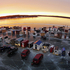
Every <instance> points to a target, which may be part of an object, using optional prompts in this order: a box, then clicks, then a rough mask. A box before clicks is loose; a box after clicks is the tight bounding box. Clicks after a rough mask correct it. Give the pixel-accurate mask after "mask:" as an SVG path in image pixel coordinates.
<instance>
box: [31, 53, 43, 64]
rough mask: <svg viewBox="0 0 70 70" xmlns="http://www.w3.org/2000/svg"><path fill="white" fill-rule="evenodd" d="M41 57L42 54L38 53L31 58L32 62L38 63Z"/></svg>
mask: <svg viewBox="0 0 70 70" xmlns="http://www.w3.org/2000/svg"><path fill="white" fill-rule="evenodd" d="M42 58H43V54H41V53H39V54H37V55H36V56H35V57H34V58H33V62H32V64H39V63H40V62H41V60H42Z"/></svg>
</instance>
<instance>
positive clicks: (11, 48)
mask: <svg viewBox="0 0 70 70" xmlns="http://www.w3.org/2000/svg"><path fill="white" fill-rule="evenodd" d="M11 50H15V51H17V50H18V48H17V47H10V48H9V49H8V50H7V52H9V51H11Z"/></svg>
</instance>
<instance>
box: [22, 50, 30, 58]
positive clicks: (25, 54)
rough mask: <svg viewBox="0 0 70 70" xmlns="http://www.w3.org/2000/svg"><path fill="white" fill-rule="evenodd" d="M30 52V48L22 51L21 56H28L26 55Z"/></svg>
mask: <svg viewBox="0 0 70 70" xmlns="http://www.w3.org/2000/svg"><path fill="white" fill-rule="evenodd" d="M29 53H30V50H29V49H26V50H24V51H22V53H21V57H22V58H23V57H26V56H28V54H29Z"/></svg>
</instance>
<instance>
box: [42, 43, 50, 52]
mask: <svg viewBox="0 0 70 70" xmlns="http://www.w3.org/2000/svg"><path fill="white" fill-rule="evenodd" d="M49 46H50V44H49V43H44V44H43V45H42V51H43V52H47V51H49Z"/></svg>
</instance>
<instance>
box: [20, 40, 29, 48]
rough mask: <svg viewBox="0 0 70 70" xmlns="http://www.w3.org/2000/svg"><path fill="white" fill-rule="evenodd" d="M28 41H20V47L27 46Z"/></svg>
mask: <svg viewBox="0 0 70 70" xmlns="http://www.w3.org/2000/svg"><path fill="white" fill-rule="evenodd" d="M28 42H29V40H24V41H22V45H21V47H27V46H28Z"/></svg>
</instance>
